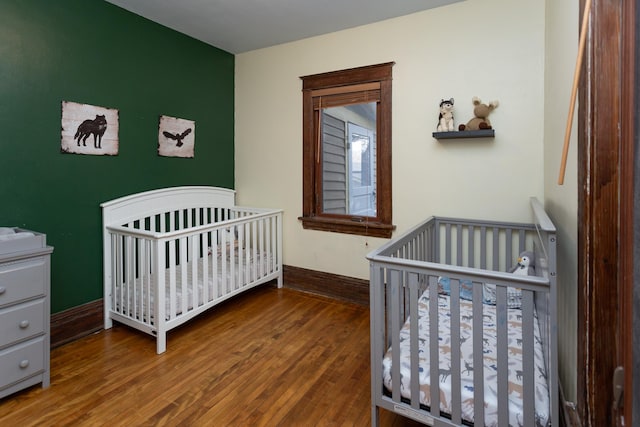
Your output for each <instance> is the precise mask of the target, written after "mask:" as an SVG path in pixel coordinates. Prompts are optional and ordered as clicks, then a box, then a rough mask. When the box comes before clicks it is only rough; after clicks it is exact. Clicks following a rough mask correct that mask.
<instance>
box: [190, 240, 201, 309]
mask: <svg viewBox="0 0 640 427" xmlns="http://www.w3.org/2000/svg"><path fill="white" fill-rule="evenodd" d="M199 236H200V235H199V234H196V235H195V236H191V237H189V240H191V257H190V261H191V289H192V291H193V295H192V298H193V299H192V304H193V305H192V307H194V308H196V307H200V286H199V285H198V283H199V281H200V278H199V277H198V263H199V261H200V257H199V255H198V252H199V251H198V240H199Z"/></svg>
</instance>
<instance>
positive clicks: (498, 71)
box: [235, 0, 545, 279]
mask: <svg viewBox="0 0 640 427" xmlns="http://www.w3.org/2000/svg"><path fill="white" fill-rule="evenodd" d="M544 20H545V14H544V3H542V2H531V1H527V0H467V1H464V2H461V3H456V4H453V5H450V6H445V7H440V8H436V9H431V10H427V11H424V12H420V13H416V14H412V15H408V16H404V17H400V18H396V19H391V20H387V21H383V22H380V23H376V24H372V25H367V26H363V27H358V28H355V29H350V30H346V31H341V32H336V33H332V34H328V35H324V36H319V37H314V38H309V39H305V40H301V41H298V42H293V43H288V44H283V45H279V46H275V47H271V48H266V49H261V50H256V51H252V52H248V53H243V54H240V55H237V56H236V79H235V80H236V90H235V102H236V117H235V124H236V126H235V144H236V146H235V170H236V176H235V185H236V189H237V191H238V201H239V203H241V204H242V203H243V204H251V205H258V206H267V207H278V208H283V209H284V212H285V215H284V241H285V247H284V263H285V264H287V265H292V266H297V267H302V268H308V269H313V270H318V271H326V272H331V273H335V274H341V275H346V276H351V277H356V278H363V279H366V278H368V274H369V271H368V263H367V261H366V259H365V255H366V254H367V253H368V252H370V251H371V250H373V249H374V248H376V247H377V246H379V245H381V244H382V243H383V242H385V241H386V240H384V239H376V238H365V237H361V236H352V235H346V234H338V233H329V232H319V231H310V230H304V229H303V228H302V226H301V224H300V222H299V220H298V216H299V215H300V214H301V210H302V131H301V129H302V123H301V122H302V111H301V107H302V94H301V81H300V79H299V77H300V76H304V75H309V74H316V73H322V72H327V71H334V70H340V69H346V68H352V67H358V66H364V65H371V64H378V63H383V62H389V61H394V62H395V66H394V68H393V130H392V137H393V162H392V164H393V222H394V224H396V225H397V231H396V233H395V234H394V235H398V233H401V232H403V231H404V230H406V229H407V228H408V227H410V226H412V225H414V224H415V223H416V222H417V221H419V220H421V219H424V218H426V217H427V216H429V215H432V214H437V215H451V216H464V217H472V218H473V217H476V218H491V219H499V220H516V221H520V220H522V221H529V220H530V215H529V204H528V199H529V197H530V196H537V197H539V198H540V199H541V200H542V198H543V196H544V174H543V171H544V167H543V166H544V151H543V148H544V146H543V137H544V126H543V125H542V123H543V122H544V88H545V87H544V49H545V45H544V42H545V23H544ZM473 96H479V97H480V98H481V99H482V100H483V101H487V102H488V101H490V100H494V99H497V100H499V101H500V106H499V108H498V109H496V110H495V111H494V112H493V113H492V115H491V120H492V123H493V125H494V128H495V129H496V137H495V139H484V140H481V139H478V140H448V141H443V142H438V141H436V140H435V139H433V138H432V136H431V133H432V132H433V131H434V130H435V129H436V122H437V117H438V104H439V101H440V99H441V98H450V97H454V98H455V100H456V101H455V116H456V125H457V124H458V123H465V122H466V121H467V120H469V119H470V118H471V117H472V107H473V106H472V104H471V99H472V97H473Z"/></svg>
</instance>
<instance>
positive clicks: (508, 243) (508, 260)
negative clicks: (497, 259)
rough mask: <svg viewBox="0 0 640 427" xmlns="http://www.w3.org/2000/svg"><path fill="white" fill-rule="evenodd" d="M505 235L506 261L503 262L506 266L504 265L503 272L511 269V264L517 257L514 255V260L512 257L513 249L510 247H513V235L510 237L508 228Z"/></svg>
mask: <svg viewBox="0 0 640 427" xmlns="http://www.w3.org/2000/svg"><path fill="white" fill-rule="evenodd" d="M506 235H507V238H506V242H505V254H506V259H505V262H506V265H505V271H508V270H509V269H510V268H511V265H512V263H513V260H514V259H515V258H517V257H518V255H517V254H516V256H515V258H514V255H513V248H512V246H513V235H512V233H511V229H510V228H507V230H506Z"/></svg>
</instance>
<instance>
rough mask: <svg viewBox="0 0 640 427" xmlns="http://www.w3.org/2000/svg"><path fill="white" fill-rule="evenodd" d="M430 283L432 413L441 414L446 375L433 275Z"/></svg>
mask: <svg viewBox="0 0 640 427" xmlns="http://www.w3.org/2000/svg"><path fill="white" fill-rule="evenodd" d="M430 279H431V280H430V283H429V364H430V366H429V369H430V373H431V382H430V384H431V415H433V416H434V417H438V416H440V376H441V375H446V372H444V370H441V368H440V346H439V345H438V338H437V337H438V284H437V283H436V278H435V277H433V276H431V277H430Z"/></svg>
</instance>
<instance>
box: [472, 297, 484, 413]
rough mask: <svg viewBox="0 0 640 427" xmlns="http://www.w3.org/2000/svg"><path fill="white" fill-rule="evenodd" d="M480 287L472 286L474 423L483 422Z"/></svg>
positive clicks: (482, 346)
mask: <svg viewBox="0 0 640 427" xmlns="http://www.w3.org/2000/svg"><path fill="white" fill-rule="evenodd" d="M482 308H483V306H482V289H481V287H480V286H474V287H473V320H472V322H473V419H474V424H477V425H483V424H484V360H483V348H484V334H483V331H484V327H483V317H482V315H483V311H482Z"/></svg>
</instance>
